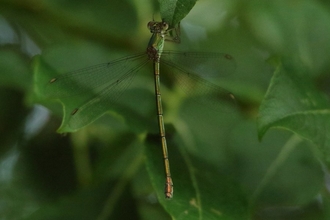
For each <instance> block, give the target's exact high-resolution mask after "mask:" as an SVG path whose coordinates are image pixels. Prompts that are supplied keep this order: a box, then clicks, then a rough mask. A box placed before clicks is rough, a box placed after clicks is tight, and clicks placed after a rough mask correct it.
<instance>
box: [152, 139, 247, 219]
mask: <svg viewBox="0 0 330 220" xmlns="http://www.w3.org/2000/svg"><path fill="white" fill-rule="evenodd" d="M168 145H169V146H170V147H169V151H170V152H169V154H170V163H171V165H172V166H171V169H172V178H173V186H174V196H173V198H172V199H171V200H166V199H165V198H164V183H165V182H164V180H165V177H164V175H163V169H164V168H163V163H162V162H163V160H162V159H161V155H162V151H161V148H160V143H159V138H158V137H156V138H154V139H152V138H151V137H150V138H149V140H148V141H147V148H146V156H147V160H146V166H147V169H148V172H149V175H150V178H151V182H152V184H153V186H154V188H155V189H156V193H157V197H158V199H159V201H160V203H161V204H162V205H163V206H164V208H165V209H166V211H167V212H168V213H169V214H170V215H171V216H172V218H173V219H247V216H248V208H247V201H246V197H245V194H244V192H243V191H242V189H241V188H240V186H239V183H238V182H236V181H235V180H234V179H231V178H230V176H228V175H227V174H226V172H223V171H220V170H219V169H218V168H217V167H215V166H214V165H211V164H209V163H208V162H207V161H204V160H201V159H199V158H196V157H195V156H193V155H191V154H190V153H188V152H187V151H186V150H185V149H184V148H183V147H182V146H180V145H176V144H175V143H174V142H172V141H170V142H169V144H168Z"/></svg>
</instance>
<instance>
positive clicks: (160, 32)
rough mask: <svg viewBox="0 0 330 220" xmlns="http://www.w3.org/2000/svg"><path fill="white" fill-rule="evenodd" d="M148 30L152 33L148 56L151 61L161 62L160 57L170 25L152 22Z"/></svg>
mask: <svg viewBox="0 0 330 220" xmlns="http://www.w3.org/2000/svg"><path fill="white" fill-rule="evenodd" d="M148 28H149V30H150V32H151V33H152V36H151V38H150V40H149V43H148V47H147V54H148V56H149V59H151V60H154V61H155V62H159V58H160V55H161V53H162V51H163V48H164V42H165V36H166V35H167V31H168V24H167V23H166V22H155V21H150V22H149V23H148Z"/></svg>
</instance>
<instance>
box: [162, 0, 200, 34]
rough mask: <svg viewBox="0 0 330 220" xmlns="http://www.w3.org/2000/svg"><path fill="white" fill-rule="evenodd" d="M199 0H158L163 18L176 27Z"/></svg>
mask: <svg viewBox="0 0 330 220" xmlns="http://www.w3.org/2000/svg"><path fill="white" fill-rule="evenodd" d="M196 1H197V0H158V2H159V4H160V14H161V16H162V19H163V20H164V21H166V22H167V23H169V24H170V27H175V26H176V25H177V24H178V23H179V22H180V21H181V20H182V19H183V18H184V17H185V16H186V15H187V14H188V13H189V11H190V10H191V9H192V8H193V7H194V5H195V3H196Z"/></svg>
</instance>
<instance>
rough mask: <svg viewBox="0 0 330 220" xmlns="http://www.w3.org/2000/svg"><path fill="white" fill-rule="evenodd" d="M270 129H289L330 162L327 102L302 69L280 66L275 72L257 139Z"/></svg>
mask: <svg viewBox="0 0 330 220" xmlns="http://www.w3.org/2000/svg"><path fill="white" fill-rule="evenodd" d="M271 127H280V128H284V129H288V130H290V131H293V132H295V133H297V134H299V135H300V136H302V137H304V138H306V139H308V140H311V141H312V142H313V143H314V144H316V145H317V146H318V147H319V148H320V149H321V150H322V151H323V152H324V156H325V157H326V158H327V160H330V156H329V155H330V133H329V130H330V110H329V102H328V100H327V99H326V98H325V97H324V95H323V94H321V93H320V92H318V91H317V90H316V89H315V88H314V86H313V84H312V82H311V80H310V78H309V76H308V75H307V73H306V71H305V70H303V68H302V67H300V68H298V67H297V65H295V66H293V65H292V64H288V63H283V64H280V65H279V66H278V68H277V70H276V71H275V73H274V76H273V78H272V80H271V83H270V86H269V89H268V91H267V93H266V96H265V98H264V100H263V102H262V103H261V106H260V112H259V117H258V130H259V138H262V137H263V136H264V134H265V132H266V131H267V130H268V129H269V128H271Z"/></svg>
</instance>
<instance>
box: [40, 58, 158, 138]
mask: <svg viewBox="0 0 330 220" xmlns="http://www.w3.org/2000/svg"><path fill="white" fill-rule="evenodd" d="M114 74H116V73H114ZM59 76H61V74H59V73H58V72H57V71H56V70H55V69H54V68H52V67H51V66H50V65H48V64H47V63H46V62H45V61H44V59H43V57H42V56H36V57H35V59H34V81H35V93H36V94H37V95H38V96H39V97H40V99H41V100H43V102H45V101H54V100H57V101H59V102H60V103H61V104H62V105H63V120H62V124H61V127H60V128H59V129H58V132H60V133H64V132H72V131H77V130H79V129H80V128H83V127H85V126H87V125H88V124H90V123H92V122H94V121H95V120H96V119H98V118H100V117H101V116H102V115H104V114H105V113H107V112H111V114H112V115H113V116H114V117H121V116H120V115H122V116H125V117H124V118H125V120H126V119H127V123H129V124H130V125H131V128H132V129H138V130H140V131H141V129H142V130H145V129H146V126H151V127H152V126H153V125H154V124H155V123H153V122H152V121H150V120H149V119H148V118H149V115H150V114H149V113H150V111H151V108H152V104H153V102H152V101H151V100H152V97H153V96H152V93H151V92H149V91H148V90H147V89H145V88H142V87H140V88H131V89H128V90H126V88H125V87H123V88H122V89H123V91H122V93H123V94H121V95H120V94H118V93H117V92H118V91H114V92H113V94H108V95H107V96H101V95H100V90H101V89H102V88H99V87H98V86H95V84H93V86H94V87H95V88H93V87H91V86H90V85H89V81H88V80H93V77H96V76H94V75H92V74H91V75H90V76H89V78H88V79H87V81H86V77H83V78H80V79H79V78H76V80H71V81H65V82H64V83H61V84H56V83H53V84H52V83H51V80H52V79H55V78H56V79H57V78H58V77H59ZM64 77H65V76H64ZM98 77H103V78H102V79H104V77H105V78H107V79H109V78H111V77H112V75H109V74H104V73H103V75H102V76H100V75H99V76H98ZM107 79H105V81H106V80H107ZM82 80H85V81H84V83H82ZM99 81H100V80H99ZM129 83H130V80H129V81H127V82H126V86H128V85H129ZM95 97H96V99H95ZM109 97H110V98H109ZM112 97H113V99H111V98H112ZM142 98H143V99H145V100H146V101H145V102H143V103H141V102H140V99H142ZM93 99H94V100H95V101H94V102H93V103H92V104H91V105H89V107H88V109H89V110H85V111H80V112H79V110H78V113H79V114H78V113H75V114H74V113H73V112H75V109H77V108H78V109H79V108H80V107H81V106H83V105H84V104H86V103H88V102H90V101H91V100H93ZM148 99H150V100H148ZM127 100H130V101H129V102H128V101H127ZM137 103H140V104H139V105H138V104H137ZM133 106H134V107H133ZM118 113H120V115H119V114H118ZM124 118H123V120H124ZM141 122H143V123H141Z"/></svg>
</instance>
